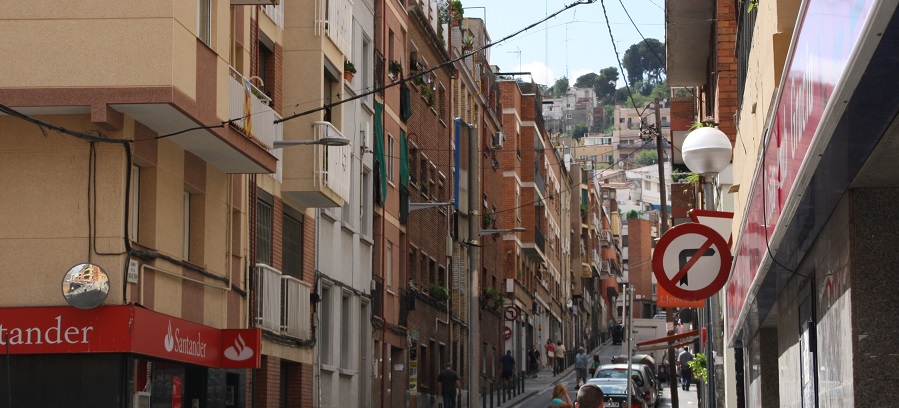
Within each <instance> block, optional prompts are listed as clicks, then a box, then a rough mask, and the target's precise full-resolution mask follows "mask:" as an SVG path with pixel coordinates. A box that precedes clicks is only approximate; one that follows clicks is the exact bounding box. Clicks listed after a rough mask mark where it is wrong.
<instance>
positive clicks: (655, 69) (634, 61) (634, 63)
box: [621, 38, 665, 85]
mask: <svg viewBox="0 0 899 408" xmlns="http://www.w3.org/2000/svg"><path fill="white" fill-rule="evenodd" d="M621 63H622V65H624V69H625V70H626V71H627V80H628V81H630V82H631V83H635V82H639V81H646V82H650V83H652V84H653V85H655V84H657V83H659V82H662V76H663V75H664V74H665V43H663V42H661V41H659V40H656V39H655V38H647V39H646V41H642V42H639V43H636V44H634V45H631V46H630V48H628V49H627V51H625V52H624V58H623V59H622V61H621Z"/></svg>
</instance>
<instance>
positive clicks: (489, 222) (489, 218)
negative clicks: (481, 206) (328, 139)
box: [482, 213, 496, 229]
mask: <svg viewBox="0 0 899 408" xmlns="http://www.w3.org/2000/svg"><path fill="white" fill-rule="evenodd" d="M494 221H496V219H495V218H493V214H489V213H488V214H484V226H483V227H482V228H485V229H486V228H490V227H492V226H493V223H494Z"/></svg>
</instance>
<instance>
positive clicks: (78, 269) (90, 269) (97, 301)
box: [62, 263, 109, 310]
mask: <svg viewBox="0 0 899 408" xmlns="http://www.w3.org/2000/svg"><path fill="white" fill-rule="evenodd" d="M108 295H109V276H107V275H106V272H104V271H103V268H100V267H99V266H97V265H94V264H90V263H83V264H78V265H75V266H73V267H72V268H71V269H69V271H68V272H66V275H65V276H64V277H63V278H62V297H64V298H65V299H66V302H68V303H69V305H71V306H73V307H75V308H78V309H82V310H88V309H93V308H95V307H97V306H100V305H101V304H103V302H104V301H105V300H106V296H108Z"/></svg>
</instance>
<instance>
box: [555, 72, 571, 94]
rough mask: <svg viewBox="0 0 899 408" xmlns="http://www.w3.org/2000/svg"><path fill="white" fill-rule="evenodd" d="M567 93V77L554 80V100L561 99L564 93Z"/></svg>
mask: <svg viewBox="0 0 899 408" xmlns="http://www.w3.org/2000/svg"><path fill="white" fill-rule="evenodd" d="M567 91H568V77H564V76H563V77H561V78H559V79H557V80H556V84H555V85H553V96H554V97H556V98H561V97H563V96H565V92H567Z"/></svg>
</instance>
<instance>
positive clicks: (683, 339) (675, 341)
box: [637, 330, 699, 351]
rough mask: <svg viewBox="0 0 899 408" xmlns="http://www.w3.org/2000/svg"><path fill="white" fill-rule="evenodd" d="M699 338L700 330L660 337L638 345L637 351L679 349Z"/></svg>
mask: <svg viewBox="0 0 899 408" xmlns="http://www.w3.org/2000/svg"><path fill="white" fill-rule="evenodd" d="M698 337H699V330H693V331H688V332H685V333H681V334H675V335H671V336H665V337H659V338H657V339H653V340H647V341H644V342H640V343H637V351H654V350H665V349H668V348H672V347H673V348H677V347H681V346H684V345H686V344H690V343H692V342H694V341H695V340H696V339H697V338H698Z"/></svg>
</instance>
